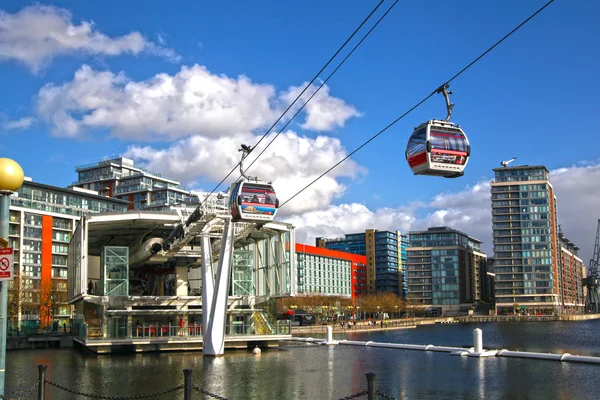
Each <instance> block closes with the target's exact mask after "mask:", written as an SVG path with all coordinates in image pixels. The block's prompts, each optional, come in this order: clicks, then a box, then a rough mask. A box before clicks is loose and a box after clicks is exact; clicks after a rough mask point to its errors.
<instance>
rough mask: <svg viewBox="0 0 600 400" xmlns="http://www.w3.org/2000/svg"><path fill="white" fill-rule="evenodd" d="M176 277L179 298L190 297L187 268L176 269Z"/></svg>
mask: <svg viewBox="0 0 600 400" xmlns="http://www.w3.org/2000/svg"><path fill="white" fill-rule="evenodd" d="M175 275H176V279H177V283H176V285H177V291H176V293H175V294H176V295H177V296H187V295H188V272H187V267H186V266H183V267H175Z"/></svg>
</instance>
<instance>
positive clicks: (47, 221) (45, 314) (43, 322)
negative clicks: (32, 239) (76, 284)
mask: <svg viewBox="0 0 600 400" xmlns="http://www.w3.org/2000/svg"><path fill="white" fill-rule="evenodd" d="M40 290H41V291H40V328H45V327H46V326H48V325H50V324H51V323H52V304H51V295H52V216H50V215H42V281H41V285H40Z"/></svg>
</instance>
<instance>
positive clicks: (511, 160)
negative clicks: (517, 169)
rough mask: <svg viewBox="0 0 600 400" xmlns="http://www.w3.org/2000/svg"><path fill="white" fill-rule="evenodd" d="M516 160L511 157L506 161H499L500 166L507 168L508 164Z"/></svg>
mask: <svg viewBox="0 0 600 400" xmlns="http://www.w3.org/2000/svg"><path fill="white" fill-rule="evenodd" d="M516 159H517V157H513V158H511V159H510V160H508V161H501V162H500V165H502V166H503V167H504V168H506V167H508V164H510V163H511V162H513V161H515V160H516Z"/></svg>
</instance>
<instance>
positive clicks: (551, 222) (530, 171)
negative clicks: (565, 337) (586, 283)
mask: <svg viewBox="0 0 600 400" xmlns="http://www.w3.org/2000/svg"><path fill="white" fill-rule="evenodd" d="M494 172H495V180H494V181H493V182H492V183H491V193H492V221H493V237H494V273H495V275H496V276H495V297H496V312H497V313H498V314H510V313H514V312H521V313H523V312H524V313H528V314H561V313H563V312H565V311H566V310H568V309H572V308H571V307H569V306H567V304H571V303H567V299H566V297H569V300H568V301H569V302H571V301H575V302H576V301H578V300H576V299H577V296H574V295H573V293H578V292H579V291H580V290H581V293H583V289H582V288H580V286H581V279H580V280H579V281H576V280H575V278H574V276H577V274H578V272H576V271H574V272H573V273H571V272H570V271H571V269H572V268H571V266H570V265H569V266H568V267H567V266H566V264H567V259H568V260H569V263H570V262H571V261H570V260H571V258H569V257H570V256H569V253H571V254H574V253H573V250H574V248H573V247H572V246H570V245H568V244H567V242H564V241H563V244H564V246H562V248H564V249H565V251H564V252H563V250H561V239H560V235H559V226H558V212H557V205H556V196H555V193H554V188H553V187H552V184H551V183H550V180H549V175H550V174H549V172H548V170H547V169H546V167H544V166H541V165H538V166H516V167H503V168H496V169H494ZM563 253H564V254H565V256H564V258H565V260H564V261H563ZM573 260H575V259H573ZM576 262H577V261H574V263H576ZM563 264H565V265H563ZM577 268H578V267H577ZM577 268H575V269H577ZM567 270H568V271H569V273H568V274H566V273H567ZM573 285H574V286H573ZM573 304H575V303H573ZM573 307H579V306H573Z"/></svg>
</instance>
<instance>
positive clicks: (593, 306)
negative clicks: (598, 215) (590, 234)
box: [583, 219, 600, 314]
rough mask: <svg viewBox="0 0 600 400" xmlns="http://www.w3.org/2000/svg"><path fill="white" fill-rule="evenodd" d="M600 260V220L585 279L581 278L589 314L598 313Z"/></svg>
mask: <svg viewBox="0 0 600 400" xmlns="http://www.w3.org/2000/svg"><path fill="white" fill-rule="evenodd" d="M599 258H600V219H599V220H598V228H597V229H596V243H595V244H594V255H593V256H592V259H591V260H590V264H589V265H588V269H587V270H588V273H587V277H586V278H583V285H584V286H585V287H586V288H587V294H586V296H585V312H587V313H590V314H598V313H600V295H599V294H598V289H599V288H600V274H599V271H598V261H599Z"/></svg>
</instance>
